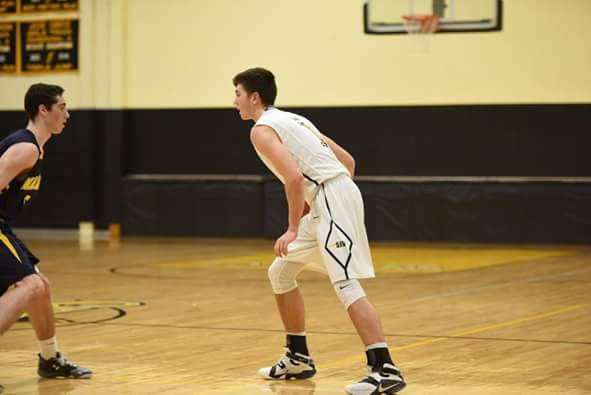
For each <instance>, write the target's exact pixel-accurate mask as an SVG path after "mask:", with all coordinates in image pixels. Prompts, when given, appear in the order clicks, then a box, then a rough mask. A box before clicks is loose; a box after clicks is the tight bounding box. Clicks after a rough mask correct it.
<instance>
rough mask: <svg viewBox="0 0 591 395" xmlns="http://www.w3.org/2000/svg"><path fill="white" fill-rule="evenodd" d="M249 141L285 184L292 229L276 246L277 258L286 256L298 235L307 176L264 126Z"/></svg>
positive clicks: (253, 130) (275, 134) (276, 137)
mask: <svg viewBox="0 0 591 395" xmlns="http://www.w3.org/2000/svg"><path fill="white" fill-rule="evenodd" d="M250 140H251V142H252V144H253V145H254V146H255V148H256V150H257V151H258V152H259V153H260V154H261V155H263V156H265V157H266V158H267V159H268V160H269V161H270V162H271V163H272V164H273V167H274V168H275V169H276V170H277V171H278V172H279V174H280V175H281V178H282V179H283V182H284V184H285V195H286V197H287V205H288V207H289V227H288V229H287V232H285V233H284V234H283V236H281V237H280V238H279V239H277V242H276V243H275V255H277V256H285V255H287V246H288V245H289V243H291V242H292V241H294V240H295V239H296V236H297V232H298V226H299V224H300V218H301V215H302V212H303V210H304V176H303V174H302V171H301V170H300V168H299V167H298V165H297V164H296V162H295V161H294V159H293V158H292V156H291V154H290V153H289V151H287V149H286V148H285V146H284V145H283V143H282V142H281V140H280V139H279V137H278V136H277V133H275V131H274V130H273V129H272V128H270V127H268V126H265V125H257V126H255V127H254V128H253V129H252V131H251V132H250Z"/></svg>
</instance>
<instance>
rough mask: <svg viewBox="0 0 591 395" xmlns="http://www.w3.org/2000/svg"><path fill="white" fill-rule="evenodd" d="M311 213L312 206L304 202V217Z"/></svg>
mask: <svg viewBox="0 0 591 395" xmlns="http://www.w3.org/2000/svg"><path fill="white" fill-rule="evenodd" d="M309 212H310V205H308V203H306V202H304V211H303V212H302V217H303V216H304V215H306V214H308V213H309Z"/></svg>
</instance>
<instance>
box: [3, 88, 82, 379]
mask: <svg viewBox="0 0 591 395" xmlns="http://www.w3.org/2000/svg"><path fill="white" fill-rule="evenodd" d="M63 92H64V90H63V89H62V88H61V87H59V86H56V85H46V84H35V85H32V86H31V87H30V88H29V89H28V91H27V93H26V95H25V110H26V112H27V115H28V117H29V122H28V124H27V127H26V128H25V129H20V130H17V131H16V132H14V133H12V134H10V135H9V136H7V137H6V138H4V139H3V140H2V141H0V295H1V296H0V335H2V334H4V332H5V331H6V330H7V329H8V328H9V327H10V326H11V325H12V324H13V323H14V322H15V321H16V320H17V319H18V318H19V317H20V315H21V314H22V313H23V312H26V313H27V315H28V317H29V320H30V322H31V324H32V326H33V328H34V330H35V334H36V336H37V338H38V340H39V343H40V348H41V352H40V354H39V364H38V369H37V373H38V374H39V376H41V377H46V378H58V377H60V378H89V377H90V376H91V375H92V372H91V371H90V370H88V369H86V368H83V367H81V366H77V365H76V364H74V363H72V362H70V361H68V360H67V359H66V358H64V356H63V355H62V354H61V353H60V352H59V351H58V345H57V341H56V337H55V319H54V313H53V307H52V305H51V294H50V288H49V281H48V280H47V278H46V277H45V276H44V275H43V274H41V272H40V271H39V269H38V268H37V264H38V263H39V259H37V257H35V255H33V254H32V253H31V252H30V251H29V249H28V248H27V246H25V244H24V243H23V242H22V241H20V240H19V239H18V238H17V237H16V236H15V235H14V233H13V232H12V229H11V227H10V223H11V222H12V221H13V220H14V219H15V218H16V217H17V216H18V215H19V214H20V213H21V212H22V210H23V209H24V208H25V207H26V206H28V205H29V204H31V202H32V200H34V198H35V196H36V195H37V192H38V191H39V188H40V186H41V169H42V167H43V153H44V151H43V146H44V145H45V143H46V142H47V141H48V140H49V139H50V138H51V137H52V135H54V134H60V133H61V132H62V130H63V129H64V126H65V125H66V122H67V120H68V118H69V117H70V115H69V113H68V110H67V109H66V103H65V102H64V98H63V97H62V94H63Z"/></svg>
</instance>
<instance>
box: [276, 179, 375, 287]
mask: <svg viewBox="0 0 591 395" xmlns="http://www.w3.org/2000/svg"><path fill="white" fill-rule="evenodd" d="M364 217H365V215H364V211H363V198H362V197H361V192H359V188H357V185H355V183H354V182H353V180H351V178H350V177H348V176H347V175H341V176H338V177H336V178H334V179H332V180H328V181H326V182H325V183H324V184H322V185H320V186H319V190H318V193H317V194H316V196H315V198H314V200H313V201H312V202H311V204H310V212H309V213H308V214H306V215H305V216H304V217H303V218H302V220H301V221H300V225H299V229H298V237H297V239H296V240H294V241H293V242H292V243H290V244H289V246H288V250H287V251H288V252H287V256H286V257H285V258H284V259H285V260H286V261H289V262H296V263H300V264H306V267H305V268H306V269H309V270H314V271H317V272H321V273H324V274H327V275H328V276H329V277H330V281H331V282H332V283H335V282H337V281H341V280H348V279H353V278H355V279H361V278H370V277H375V273H374V269H373V262H372V259H371V253H370V251H369V242H368V240H367V232H366V230H365V219H364Z"/></svg>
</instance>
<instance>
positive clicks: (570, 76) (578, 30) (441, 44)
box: [0, 0, 591, 109]
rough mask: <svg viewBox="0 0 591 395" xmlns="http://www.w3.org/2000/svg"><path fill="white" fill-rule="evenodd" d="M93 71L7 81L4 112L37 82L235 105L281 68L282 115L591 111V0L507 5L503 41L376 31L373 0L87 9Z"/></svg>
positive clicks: (146, 98) (92, 0)
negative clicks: (238, 91)
mask: <svg viewBox="0 0 591 395" xmlns="http://www.w3.org/2000/svg"><path fill="white" fill-rule="evenodd" d="M81 2H82V9H81V20H82V22H81V29H82V32H81V43H82V49H81V71H80V73H79V75H67V76H54V75H48V76H43V78H30V77H16V78H15V77H0V87H1V89H0V108H2V109H13V108H16V109H19V108H21V102H22V93H23V92H24V90H25V89H26V87H27V86H28V85H29V84H30V83H31V82H33V81H37V80H39V79H43V80H45V81H50V82H55V83H61V84H63V85H64V86H65V87H66V89H67V90H68V95H69V96H68V100H69V102H70V103H71V106H72V107H78V108H80V107H82V108H94V107H97V108H121V107H125V108H179V107H229V106H231V102H232V99H233V97H232V96H233V87H232V84H231V78H232V76H233V75H234V74H235V73H236V72H238V71H241V70H243V69H245V68H248V67H252V66H264V67H268V68H270V69H271V70H273V71H274V72H275V74H276V75H277V79H278V84H279V96H278V105H282V106H354V105H413V104H481V103H487V104H488V103H580V102H584V103H591V73H589V72H588V70H591V46H589V44H588V38H589V37H591V17H590V15H591V1H589V0H568V1H562V2H557V1H555V0H505V1H504V7H505V12H504V26H503V31H502V32H496V33H472V34H440V35H434V36H433V37H432V38H431V39H430V43H429V44H430V48H429V52H421V51H418V50H416V48H415V50H413V49H412V48H413V47H412V44H411V43H410V42H409V37H407V36H391V35H386V36H372V35H365V34H364V33H363V26H362V5H363V0H349V1H343V0H323V1H317V0H300V1H297V2H294V1H291V0H167V1H162V0H124V1H122V0H81Z"/></svg>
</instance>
